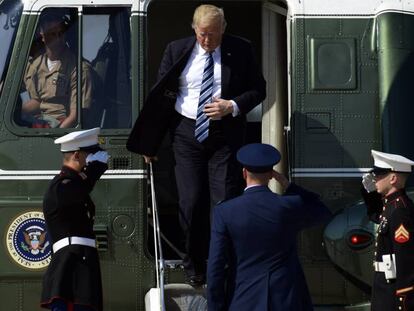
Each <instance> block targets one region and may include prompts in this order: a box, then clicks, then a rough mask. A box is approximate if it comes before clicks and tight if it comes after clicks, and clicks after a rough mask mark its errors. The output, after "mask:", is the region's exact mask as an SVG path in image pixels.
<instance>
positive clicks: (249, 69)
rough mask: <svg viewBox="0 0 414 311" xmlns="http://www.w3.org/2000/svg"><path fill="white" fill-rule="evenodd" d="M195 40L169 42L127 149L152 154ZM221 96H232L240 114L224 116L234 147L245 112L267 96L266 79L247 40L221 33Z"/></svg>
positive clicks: (240, 136) (241, 135)
mask: <svg viewBox="0 0 414 311" xmlns="http://www.w3.org/2000/svg"><path fill="white" fill-rule="evenodd" d="M195 43H196V39H195V37H194V36H192V37H188V38H185V39H181V40H177V41H173V42H171V43H170V44H169V45H168V46H167V48H166V50H165V52H164V56H163V59H162V61H161V64H160V68H159V73H158V81H157V82H156V84H155V85H154V86H153V88H152V89H151V91H150V93H149V95H148V97H147V99H146V101H145V104H144V107H143V109H142V111H141V113H140V115H139V116H138V119H137V121H136V122H135V125H134V128H133V129H132V132H131V134H130V136H129V139H128V142H127V148H128V150H130V151H132V152H136V153H139V154H144V155H149V156H153V155H155V154H156V153H157V150H158V147H159V145H160V144H161V141H162V139H163V137H164V135H165V133H166V131H167V130H168V127H169V126H170V121H171V119H172V117H173V116H174V106H175V102H176V97H177V92H178V78H179V76H180V74H181V72H182V71H183V70H184V68H185V66H186V64H187V61H188V59H189V57H190V55H191V52H192V50H193V48H194V45H195ZM221 79H222V85H221V94H222V95H221V97H222V98H223V99H226V100H234V101H235V102H236V103H237V105H238V107H239V109H240V112H241V114H240V115H239V116H237V117H233V116H231V115H227V116H225V117H224V118H223V120H222V123H223V131H224V134H225V136H226V139H227V143H228V144H229V145H230V146H231V147H233V148H234V150H235V149H237V148H239V147H240V146H241V145H242V144H243V141H244V131H245V122H246V118H245V115H246V113H248V112H249V111H250V110H252V109H253V108H254V107H255V106H257V105H258V104H259V103H260V102H261V101H262V100H263V99H264V98H265V97H266V82H265V80H264V78H263V76H262V74H261V71H260V70H259V67H258V65H257V63H256V61H255V57H254V54H253V49H252V46H251V44H250V42H249V41H247V40H245V39H243V38H240V37H235V36H230V35H224V36H223V40H222V43H221Z"/></svg>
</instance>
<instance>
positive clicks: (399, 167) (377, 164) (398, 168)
mask: <svg viewBox="0 0 414 311" xmlns="http://www.w3.org/2000/svg"><path fill="white" fill-rule="evenodd" d="M371 155H372V157H373V158H374V167H373V168H372V170H371V173H372V174H374V175H384V174H387V173H389V172H398V173H410V172H411V171H412V166H413V165H414V161H411V160H410V159H407V158H406V157H403V156H401V155H398V154H392V153H385V152H380V151H376V150H371Z"/></svg>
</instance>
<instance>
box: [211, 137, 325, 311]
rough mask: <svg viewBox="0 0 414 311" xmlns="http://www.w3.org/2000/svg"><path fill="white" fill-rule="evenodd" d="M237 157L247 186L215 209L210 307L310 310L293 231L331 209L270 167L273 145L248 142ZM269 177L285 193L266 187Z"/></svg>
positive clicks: (275, 154) (276, 157)
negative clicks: (239, 193) (279, 185)
mask: <svg viewBox="0 0 414 311" xmlns="http://www.w3.org/2000/svg"><path fill="white" fill-rule="evenodd" d="M237 159H238V160H239V162H240V163H241V164H242V165H243V166H244V169H243V176H244V178H245V180H246V183H247V188H246V189H245V191H244V194H242V195H241V196H239V197H237V198H234V199H232V200H228V201H224V202H222V203H221V204H219V205H218V206H217V207H216V208H215V209H214V217H213V226H212V231H211V241H210V253H209V259H208V270H207V294H208V310H209V311H219V310H220V311H221V310H249V311H255V310H256V311H266V310H283V311H302V310H312V309H313V308H312V302H311V298H310V295H309V291H308V288H307V285H306V281H305V277H304V274H303V270H302V268H301V265H300V262H299V258H298V254H297V246H296V237H297V233H298V232H299V231H300V230H302V229H303V228H305V227H309V226H312V225H316V224H318V223H322V222H324V221H327V220H328V219H329V218H330V217H331V212H330V211H329V209H328V208H327V207H326V206H325V205H324V204H323V203H322V202H321V201H320V200H319V196H318V195H317V194H315V193H313V192H310V191H307V190H305V189H303V188H301V187H299V186H298V185H295V184H294V183H289V181H288V180H287V179H286V178H285V177H284V176H283V175H281V174H279V173H277V172H276V171H273V170H272V167H273V166H274V165H275V164H276V163H278V162H279V160H280V154H279V152H278V151H277V150H276V149H275V148H274V147H272V146H270V145H266V144H250V145H246V146H244V147H242V148H241V149H240V150H239V151H238V153H237ZM271 178H274V179H276V181H277V182H279V183H280V184H281V185H282V187H283V188H284V189H285V193H284V194H283V195H278V194H275V193H273V192H272V191H271V190H270V189H269V188H268V182H269V180H270V179H271ZM226 266H228V267H229V268H228V271H227V272H226Z"/></svg>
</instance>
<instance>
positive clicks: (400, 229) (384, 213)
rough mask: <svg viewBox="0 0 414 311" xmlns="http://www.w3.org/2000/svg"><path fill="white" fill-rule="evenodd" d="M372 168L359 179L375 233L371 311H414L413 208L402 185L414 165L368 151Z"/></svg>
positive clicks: (386, 154)
mask: <svg viewBox="0 0 414 311" xmlns="http://www.w3.org/2000/svg"><path fill="white" fill-rule="evenodd" d="M371 153H372V157H373V158H374V168H373V169H372V171H371V173H368V174H365V175H364V176H363V180H362V183H363V186H364V189H363V192H362V193H363V198H364V200H365V203H366V205H367V211H368V215H369V217H370V219H371V220H372V221H374V222H375V223H377V224H379V226H378V229H377V234H376V243H375V246H376V251H375V257H374V263H373V266H374V270H375V273H374V281H373V286H372V298H371V310H373V311H382V310H384V311H392V310H406V311H408V310H414V240H413V231H414V205H413V202H412V201H411V199H409V198H408V196H407V194H406V193H405V189H404V187H405V182H406V179H407V178H408V175H409V174H410V172H411V168H412V165H414V162H413V161H411V160H409V159H407V158H405V157H403V156H400V155H396V154H390V153H384V152H379V151H375V150H372V151H371Z"/></svg>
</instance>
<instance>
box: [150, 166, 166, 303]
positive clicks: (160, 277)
mask: <svg viewBox="0 0 414 311" xmlns="http://www.w3.org/2000/svg"><path fill="white" fill-rule="evenodd" d="M149 167H150V183H151V202H152V217H153V231H154V249H155V269H156V278H157V288H159V289H160V305H161V310H162V311H165V299H164V257H163V254H162V246H161V231H160V223H159V217H158V208H157V200H156V198H155V186H154V173H153V170H152V162H150V163H149Z"/></svg>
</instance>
